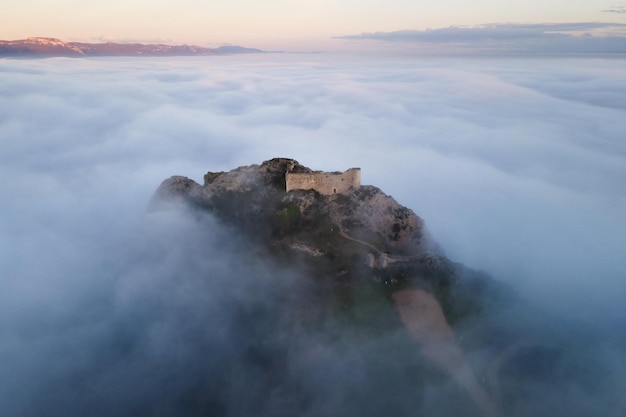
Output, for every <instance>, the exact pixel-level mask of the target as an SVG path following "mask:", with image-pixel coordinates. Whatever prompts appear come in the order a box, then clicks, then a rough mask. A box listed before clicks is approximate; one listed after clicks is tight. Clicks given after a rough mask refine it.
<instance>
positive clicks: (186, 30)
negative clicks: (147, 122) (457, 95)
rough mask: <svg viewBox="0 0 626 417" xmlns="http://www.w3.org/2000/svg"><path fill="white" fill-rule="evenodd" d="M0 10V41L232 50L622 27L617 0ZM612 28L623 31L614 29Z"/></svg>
mask: <svg viewBox="0 0 626 417" xmlns="http://www.w3.org/2000/svg"><path fill="white" fill-rule="evenodd" d="M5 3H6V4H4V5H3V6H2V15H1V16H0V28H1V29H0V38H1V39H6V40H12V39H23V38H26V37H29V36H48V37H56V38H60V39H62V40H66V41H83V42H97V41H116V42H130V41H135V42H137V41H139V42H163V43H177V44H179V43H192V44H198V45H201V46H216V45H221V44H238V45H242V46H249V47H257V48H264V49H270V50H276V49H280V50H289V51H294V50H295V51H299V50H307V51H311V50H346V49H384V48H389V47H390V46H389V43H387V44H384V45H381V44H380V42H378V43H377V42H364V39H361V42H355V39H354V38H352V42H349V41H347V39H342V38H340V37H345V36H353V37H354V36H356V35H360V34H363V33H366V34H367V33H377V32H385V33H386V32H396V31H402V30H411V31H424V30H427V29H444V28H450V27H467V26H476V25H488V24H489V25H504V24H506V25H509V24H524V25H528V24H545V23H549V24H565V23H594V24H595V25H596V27H594V28H586V29H582V31H581V32H577V34H578V35H580V34H583V33H591V34H593V35H595V36H602V37H605V36H610V37H614V36H618V35H619V37H620V38H621V37H623V36H624V32H625V30H624V26H623V25H624V24H626V2H625V1H624V0H597V1H588V0H570V1H563V0H543V1H539V0H528V1H524V2H519V1H517V2H514V1H497V0H472V1H468V0H447V1H435V0H421V1H413V0H391V1H389V0H364V1H356V0H335V1H331V0H302V1H290V0H265V1H253V0H232V1H228V2H226V1H199V0H180V1H148V0H111V1H106V2H104V1H101V2H89V3H85V2H81V1H77V0H59V1H55V2H50V1H45V0H24V1H19V2H5ZM615 24H618V25H622V26H617V27H616V26H613V25H615ZM552 30H555V29H554V28H552ZM556 30H560V29H556ZM492 35H493V33H492ZM389 40H390V39H389V38H388V39H387V41H389ZM422 40H423V39H422ZM405 47H406V45H405ZM615 48H616V47H615V46H613V49H615ZM624 49H625V47H624V43H623V39H622V42H620V44H619V47H618V50H620V51H621V52H623V51H624ZM601 52H604V51H601Z"/></svg>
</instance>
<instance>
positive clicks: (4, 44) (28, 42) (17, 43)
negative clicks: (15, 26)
mask: <svg viewBox="0 0 626 417" xmlns="http://www.w3.org/2000/svg"><path fill="white" fill-rule="evenodd" d="M266 52H267V51H263V50H261V49H256V48H245V47H241V46H236V45H225V46H220V47H218V48H206V47H201V46H197V45H187V44H183V45H168V44H160V43H159V44H143V43H115V42H106V43H85V42H64V41H62V40H60V39H57V38H49V37H29V38H26V39H19V40H11V41H9V40H0V57H3V56H4V57H97V56H146V57H167V56H207V55H230V54H251V53H266Z"/></svg>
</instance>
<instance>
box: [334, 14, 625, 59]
mask: <svg viewBox="0 0 626 417" xmlns="http://www.w3.org/2000/svg"><path fill="white" fill-rule="evenodd" d="M619 10H620V9H611V10H607V11H614V12H616V13H618V12H619ZM625 28H626V25H624V24H621V23H602V22H576V23H544V24H521V23H497V24H487V25H480V26H450V27H447V28H439V29H426V30H398V31H393V32H371V33H361V34H359V35H347V36H338V37H336V39H347V40H354V41H358V40H360V41H381V42H387V43H403V44H415V45H419V44H422V45H427V44H434V45H439V46H442V47H445V46H446V45H448V46H456V47H460V48H464V49H465V50H466V51H467V52H473V53H479V52H481V53H489V52H491V53H503V52H504V53H598V54H606V53H618V54H623V53H626V35H625V33H624V29H625ZM441 52H442V53H444V52H445V49H444V50H442V51H441Z"/></svg>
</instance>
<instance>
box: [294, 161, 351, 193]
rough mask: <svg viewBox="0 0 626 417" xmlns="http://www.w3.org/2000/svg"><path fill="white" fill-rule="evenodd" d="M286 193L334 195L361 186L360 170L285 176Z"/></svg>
mask: <svg viewBox="0 0 626 417" xmlns="http://www.w3.org/2000/svg"><path fill="white" fill-rule="evenodd" d="M285 182H286V185H287V189H286V190H287V191H290V190H315V191H317V192H318V193H320V194H326V195H330V194H336V193H343V192H345V191H348V190H349V189H350V188H359V187H360V186H361V168H350V169H349V170H347V171H345V172H344V173H334V172H309V173H294V172H287V174H285Z"/></svg>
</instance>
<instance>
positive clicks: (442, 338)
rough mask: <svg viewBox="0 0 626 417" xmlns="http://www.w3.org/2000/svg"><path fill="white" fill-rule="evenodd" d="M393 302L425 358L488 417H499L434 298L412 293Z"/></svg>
mask: <svg viewBox="0 0 626 417" xmlns="http://www.w3.org/2000/svg"><path fill="white" fill-rule="evenodd" d="M392 298H393V303H394V307H395V308H396V310H397V311H398V313H399V314H400V318H401V319H402V322H403V323H404V326H405V327H406V329H407V330H408V332H409V334H410V335H411V337H412V338H413V340H414V341H415V342H416V343H417V345H418V346H419V347H420V348H421V350H422V353H423V354H424V356H426V357H427V358H429V359H430V360H432V361H433V362H434V363H436V364H437V366H439V367H440V368H441V369H443V370H444V371H446V372H447V373H449V374H450V375H451V376H452V377H453V378H454V380H455V381H456V382H457V383H458V384H459V385H461V386H462V387H463V388H464V389H465V390H467V392H468V393H469V394H470V396H471V398H472V400H473V401H474V403H475V404H476V406H477V407H478V408H479V409H480V410H481V411H482V413H483V415H484V416H485V417H499V416H500V413H499V411H498V409H497V407H496V404H495V402H494V401H493V399H492V398H490V396H489V395H488V394H487V392H486V391H485V389H484V388H483V387H482V386H481V385H480V384H479V383H478V381H477V380H476V377H475V376H474V373H473V372H472V370H471V368H470V367H469V365H468V363H467V361H466V360H465V357H464V355H463V351H462V350H461V347H460V346H459V345H458V343H457V342H456V337H455V335H454V332H453V331H452V328H451V327H450V325H449V324H448V322H447V321H446V318H445V316H444V314H443V310H442V309H441V306H440V305H439V302H438V301H437V300H436V299H435V297H434V296H433V295H432V294H430V293H428V292H426V291H423V290H419V289H411V290H402V291H398V292H395V293H394V294H393V295H392Z"/></svg>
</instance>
